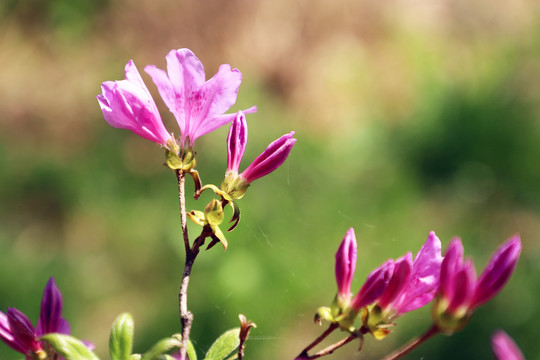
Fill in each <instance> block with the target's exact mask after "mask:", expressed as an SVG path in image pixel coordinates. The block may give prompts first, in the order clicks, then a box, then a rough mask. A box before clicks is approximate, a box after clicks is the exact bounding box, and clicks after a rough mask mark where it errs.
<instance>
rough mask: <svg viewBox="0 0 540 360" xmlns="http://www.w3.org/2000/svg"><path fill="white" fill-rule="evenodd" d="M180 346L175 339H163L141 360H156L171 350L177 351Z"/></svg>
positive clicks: (178, 341)
mask: <svg viewBox="0 0 540 360" xmlns="http://www.w3.org/2000/svg"><path fill="white" fill-rule="evenodd" d="M181 346H182V343H181V342H180V340H179V339H177V338H176V337H170V338H165V339H162V340H160V341H158V342H157V343H156V344H155V345H154V346H153V347H152V348H151V349H150V351H148V352H147V353H145V354H144V355H143V356H142V358H141V360H157V359H158V358H159V356H160V355H163V354H165V353H166V352H169V351H171V350H173V349H178V348H180V347H181Z"/></svg>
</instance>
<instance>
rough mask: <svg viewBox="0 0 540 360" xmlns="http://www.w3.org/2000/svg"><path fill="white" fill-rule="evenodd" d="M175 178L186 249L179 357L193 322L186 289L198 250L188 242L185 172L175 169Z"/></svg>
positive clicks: (183, 353)
mask: <svg viewBox="0 0 540 360" xmlns="http://www.w3.org/2000/svg"><path fill="white" fill-rule="evenodd" d="M176 178H177V180H178V200H179V202H180V225H181V227H182V237H183V239H184V247H185V250H186V262H185V266H184V272H183V274H182V282H181V283H180V291H179V293H178V303H179V307H180V322H181V324H182V347H181V348H180V358H181V359H185V358H186V352H187V344H188V341H189V333H190V331H191V324H192V323H193V314H192V313H191V312H190V311H189V310H188V307H187V290H188V286H189V276H190V274H191V269H192V268H193V263H194V262H195V258H196V257H197V254H198V253H199V252H198V251H192V250H191V247H190V244H189V235H188V229H187V223H186V195H185V173H184V171H182V170H176Z"/></svg>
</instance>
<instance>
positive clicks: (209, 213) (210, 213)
mask: <svg viewBox="0 0 540 360" xmlns="http://www.w3.org/2000/svg"><path fill="white" fill-rule="evenodd" d="M204 218H205V219H206V221H207V222H208V224H210V226H217V225H219V224H221V223H222V222H223V219H224V218H225V213H224V212H223V206H222V205H221V201H219V200H217V199H212V201H210V202H209V203H208V205H206V207H205V208H204Z"/></svg>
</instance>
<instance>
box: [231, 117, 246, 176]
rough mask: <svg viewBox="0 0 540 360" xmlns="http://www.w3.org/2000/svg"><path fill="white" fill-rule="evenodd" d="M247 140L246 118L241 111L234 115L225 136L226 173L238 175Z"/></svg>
mask: <svg viewBox="0 0 540 360" xmlns="http://www.w3.org/2000/svg"><path fill="white" fill-rule="evenodd" d="M247 138H248V128H247V122H246V117H245V115H244V113H243V112H242V111H239V112H238V114H236V118H235V119H234V121H233V123H232V124H231V129H230V130H229V135H228V136H227V173H228V172H233V173H234V174H238V167H239V166H240V162H241V161H242V157H243V156H244V151H245V150H246V144H247Z"/></svg>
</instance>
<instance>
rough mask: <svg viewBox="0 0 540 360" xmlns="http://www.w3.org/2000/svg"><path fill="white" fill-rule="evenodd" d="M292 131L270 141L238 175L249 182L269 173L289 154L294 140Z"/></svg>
mask: <svg viewBox="0 0 540 360" xmlns="http://www.w3.org/2000/svg"><path fill="white" fill-rule="evenodd" d="M293 136H294V131H291V132H290V133H288V134H285V135H283V136H282V137H280V138H279V139H277V140H275V141H274V142H272V143H271V144H270V145H268V147H267V148H266V150H264V151H263V153H262V154H261V155H259V156H257V158H256V159H255V160H254V161H253V162H252V163H251V165H249V166H248V167H247V169H246V170H244V172H242V174H240V176H241V177H242V178H244V179H245V180H246V182H247V183H248V184H249V183H251V182H253V181H254V180H257V179H258V178H260V177H263V176H265V175H268V174H270V173H271V172H272V171H274V170H276V169H277V168H278V167H280V166H281V164H283V162H284V161H285V160H286V159H287V157H288V156H289V153H290V152H291V149H292V147H293V145H294V143H295V142H296V139H295V138H293Z"/></svg>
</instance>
